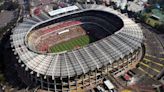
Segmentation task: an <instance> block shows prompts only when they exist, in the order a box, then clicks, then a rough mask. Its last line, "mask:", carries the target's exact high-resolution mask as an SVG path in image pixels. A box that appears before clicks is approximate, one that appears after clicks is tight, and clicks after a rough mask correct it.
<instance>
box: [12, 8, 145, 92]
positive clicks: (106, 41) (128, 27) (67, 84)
mask: <svg viewBox="0 0 164 92" xmlns="http://www.w3.org/2000/svg"><path fill="white" fill-rule="evenodd" d="M85 14H86V15H87V14H88V15H90V16H96V17H98V16H99V17H100V16H101V19H102V20H106V19H109V20H110V21H108V22H109V23H111V24H113V26H115V27H116V29H117V30H115V31H113V32H112V31H111V30H109V29H108V30H107V31H109V32H111V33H112V34H111V35H110V36H108V37H106V38H103V39H101V40H99V41H96V42H94V43H91V44H89V45H87V46H85V47H83V48H80V49H77V50H72V51H69V52H63V53H55V54H54V53H47V54H41V53H37V52H34V51H33V50H30V48H29V46H28V44H27V43H26V36H27V34H29V33H30V32H31V30H32V29H33V28H35V27H37V26H39V25H42V24H44V23H48V22H50V21H53V20H56V22H57V20H58V21H64V20H66V19H67V18H70V17H71V15H74V16H82V15H85ZM110 17H111V18H110ZM44 18H45V19H46V18H47V20H44V19H42V18H41V17H39V16H38V17H37V18H36V17H35V18H34V17H33V18H30V19H24V22H23V23H21V24H19V25H18V26H17V27H16V28H15V29H13V31H12V35H11V36H10V38H11V47H12V51H13V53H14V55H15V57H16V58H17V63H16V64H15V65H16V66H17V67H16V68H17V71H18V74H19V75H20V77H21V79H22V81H23V82H24V83H26V84H27V85H30V84H33V85H36V86H40V88H42V89H47V90H53V91H55V92H61V91H62V92H68V91H74V90H75V91H76V90H80V89H82V90H83V89H84V88H85V87H89V86H97V85H99V84H101V83H103V75H108V74H109V73H112V74H113V75H114V76H119V75H120V74H121V73H123V72H125V71H127V70H128V69H131V68H133V67H135V65H136V64H137V63H138V62H139V61H140V59H141V58H142V55H143V48H142V45H143V33H142V30H141V29H140V27H139V26H138V25H137V24H136V23H134V22H133V21H132V20H131V19H129V18H128V17H126V16H125V15H122V14H121V13H119V12H117V11H115V10H113V9H111V8H109V7H105V6H101V5H100V6H98V5H93V6H90V7H89V9H84V10H79V11H73V12H69V13H67V14H64V15H61V16H56V17H54V18H50V19H49V18H48V17H44ZM103 18H104V19H103ZM102 26H104V25H102ZM116 31H117V32H116ZM77 92H78V91H77Z"/></svg>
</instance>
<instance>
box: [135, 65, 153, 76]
mask: <svg viewBox="0 0 164 92" xmlns="http://www.w3.org/2000/svg"><path fill="white" fill-rule="evenodd" d="M138 69H139V70H141V71H142V72H144V73H146V74H147V75H148V76H150V77H151V78H153V75H151V74H149V73H148V72H146V71H145V70H143V69H142V68H141V67H138Z"/></svg>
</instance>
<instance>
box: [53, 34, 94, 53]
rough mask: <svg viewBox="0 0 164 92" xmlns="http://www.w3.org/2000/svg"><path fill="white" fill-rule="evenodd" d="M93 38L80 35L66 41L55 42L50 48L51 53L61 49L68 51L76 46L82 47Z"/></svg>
mask: <svg viewBox="0 0 164 92" xmlns="http://www.w3.org/2000/svg"><path fill="white" fill-rule="evenodd" d="M93 41H94V39H93V38H90V37H89V36H88V35H84V36H80V37H77V38H73V39H71V40H68V41H66V42H62V43H59V44H56V45H54V46H52V47H51V48H50V51H51V53H54V52H55V53H56V52H61V51H69V50H72V49H74V48H77V47H82V46H85V45H87V44H89V43H90V42H93Z"/></svg>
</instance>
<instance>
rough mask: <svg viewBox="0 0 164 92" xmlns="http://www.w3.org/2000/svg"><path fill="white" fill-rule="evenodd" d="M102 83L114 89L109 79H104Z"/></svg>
mask: <svg viewBox="0 0 164 92" xmlns="http://www.w3.org/2000/svg"><path fill="white" fill-rule="evenodd" d="M104 83H105V85H106V86H107V87H108V89H114V85H113V84H112V83H111V82H110V81H109V80H106V81H104Z"/></svg>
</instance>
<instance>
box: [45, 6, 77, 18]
mask: <svg viewBox="0 0 164 92" xmlns="http://www.w3.org/2000/svg"><path fill="white" fill-rule="evenodd" d="M77 9H79V8H78V7H77V6H76V5H74V6H69V7H65V8H61V9H57V10H53V11H50V12H48V14H49V15H50V16H55V15H58V14H61V13H65V12H69V11H73V10H77Z"/></svg>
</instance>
